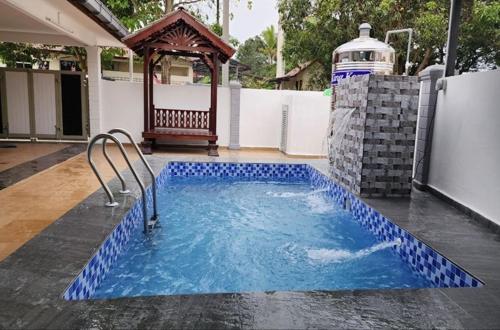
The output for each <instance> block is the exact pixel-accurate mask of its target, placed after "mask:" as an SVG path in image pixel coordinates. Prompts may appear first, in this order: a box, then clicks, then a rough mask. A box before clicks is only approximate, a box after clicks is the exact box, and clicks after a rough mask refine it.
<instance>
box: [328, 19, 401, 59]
mask: <svg viewBox="0 0 500 330" xmlns="http://www.w3.org/2000/svg"><path fill="white" fill-rule="evenodd" d="M371 29H372V27H371V25H370V24H368V23H363V24H361V25H360V26H359V38H356V39H353V40H351V41H349V42H346V43H345V44H342V45H340V46H339V47H337V49H335V51H334V53H343V52H349V51H363V50H375V51H388V52H390V53H395V51H394V48H392V47H391V46H390V45H388V44H386V43H384V42H382V41H379V40H377V39H375V38H371V37H370V30H371Z"/></svg>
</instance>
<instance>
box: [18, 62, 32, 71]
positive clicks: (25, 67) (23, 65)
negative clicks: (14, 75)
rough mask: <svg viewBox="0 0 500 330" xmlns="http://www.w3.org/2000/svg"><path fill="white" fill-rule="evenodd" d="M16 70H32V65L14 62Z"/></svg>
mask: <svg viewBox="0 0 500 330" xmlns="http://www.w3.org/2000/svg"><path fill="white" fill-rule="evenodd" d="M16 68H18V69H32V68H33V64H31V63H30V62H16Z"/></svg>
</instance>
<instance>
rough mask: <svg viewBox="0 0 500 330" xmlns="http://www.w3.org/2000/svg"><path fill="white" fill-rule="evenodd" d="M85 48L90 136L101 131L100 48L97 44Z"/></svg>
mask: <svg viewBox="0 0 500 330" xmlns="http://www.w3.org/2000/svg"><path fill="white" fill-rule="evenodd" d="M85 49H86V50H87V70H88V84H89V123H90V136H91V137H92V136H95V135H96V134H99V133H101V131H102V123H101V121H102V100H101V97H102V93H101V49H100V48H99V47H97V46H89V47H85Z"/></svg>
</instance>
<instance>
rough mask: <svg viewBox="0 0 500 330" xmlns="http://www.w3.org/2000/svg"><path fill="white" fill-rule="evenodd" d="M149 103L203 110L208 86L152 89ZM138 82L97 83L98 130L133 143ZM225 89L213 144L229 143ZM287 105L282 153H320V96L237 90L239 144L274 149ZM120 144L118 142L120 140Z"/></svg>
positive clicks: (323, 106)
mask: <svg viewBox="0 0 500 330" xmlns="http://www.w3.org/2000/svg"><path fill="white" fill-rule="evenodd" d="M154 88H155V92H154V104H155V106H157V107H159V108H162V107H165V108H174V109H188V110H189V109H193V110H203V109H207V110H208V108H209V105H210V87H209V86H173V85H155V86H154ZM142 91H143V86H142V83H133V82H125V81H107V80H103V81H102V98H103V101H102V105H103V108H102V109H103V110H102V112H103V121H102V129H103V131H107V130H109V129H111V128H115V127H122V128H125V129H127V130H129V131H130V132H132V134H133V136H134V138H135V139H136V140H137V141H140V140H141V133H142V130H143V126H144V124H143V105H142V102H143V93H142ZM229 92H230V90H229V88H228V87H219V90H218V110H217V133H218V135H219V145H220V146H228V145H229V119H230V117H229V115H230V99H229V97H230V93H229ZM283 104H288V105H289V110H290V113H289V124H288V125H289V127H288V148H287V153H289V154H292V155H313V156H318V155H326V143H325V136H326V131H327V127H328V117H329V109H330V97H327V96H323V94H322V93H321V92H305V91H280V90H262V89H241V96H240V118H241V119H240V146H241V147H249V148H276V149H277V148H279V146H280V143H281V111H282V106H283ZM123 141H124V140H123Z"/></svg>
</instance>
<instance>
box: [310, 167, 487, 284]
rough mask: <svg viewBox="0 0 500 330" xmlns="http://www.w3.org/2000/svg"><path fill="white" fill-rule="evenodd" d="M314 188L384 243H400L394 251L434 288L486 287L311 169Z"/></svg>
mask: <svg viewBox="0 0 500 330" xmlns="http://www.w3.org/2000/svg"><path fill="white" fill-rule="evenodd" d="M310 178H311V185H312V186H313V187H315V188H321V189H326V194H327V195H328V196H330V197H331V198H332V199H333V200H334V201H336V202H337V204H339V205H341V206H342V207H344V208H347V209H348V210H349V211H350V212H351V214H352V215H353V217H354V218H355V219H356V220H357V221H359V223H360V224H361V225H362V226H363V227H364V228H366V229H368V230H369V231H370V232H371V233H373V234H374V235H375V237H377V239H378V240H379V241H381V242H393V241H395V240H398V239H399V240H400V241H401V244H400V245H395V246H394V247H393V250H394V251H395V252H396V254H397V255H398V256H399V257H400V258H401V259H402V260H403V261H405V262H406V263H407V264H408V265H409V266H410V267H411V268H412V270H413V271H414V272H416V273H418V274H420V275H421V276H423V277H424V278H426V279H427V280H428V281H430V283H431V284H432V286H434V287H444V288H448V287H481V286H483V285H484V284H483V283H482V282H481V281H480V280H478V279H477V278H475V277H474V276H472V275H471V274H469V273H468V272H467V271H465V270H464V269H462V268H461V267H459V266H458V265H456V264H455V263H453V262H452V261H450V260H448V259H447V258H446V257H444V256H443V255H442V254H440V253H439V252H437V251H435V250H434V249H432V248H431V247H430V246H428V245H426V244H425V243H423V242H421V241H420V240H418V239H417V238H416V237H415V236H413V235H412V234H410V233H409V232H408V231H407V230H405V229H403V228H401V227H399V226H398V225H396V224H394V223H393V222H392V221H391V220H389V219H388V218H387V217H385V216H383V215H382V214H380V213H379V212H377V211H376V210H375V209H373V208H372V207H370V206H368V205H367V204H366V203H364V202H363V201H362V200H360V199H358V198H357V197H356V196H355V195H353V194H352V193H350V192H348V191H347V190H346V189H344V188H343V187H342V186H340V185H338V184H337V183H335V182H334V181H332V180H331V179H329V178H328V177H327V176H325V175H324V174H322V173H320V172H319V171H318V170H316V169H314V168H312V167H310Z"/></svg>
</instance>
